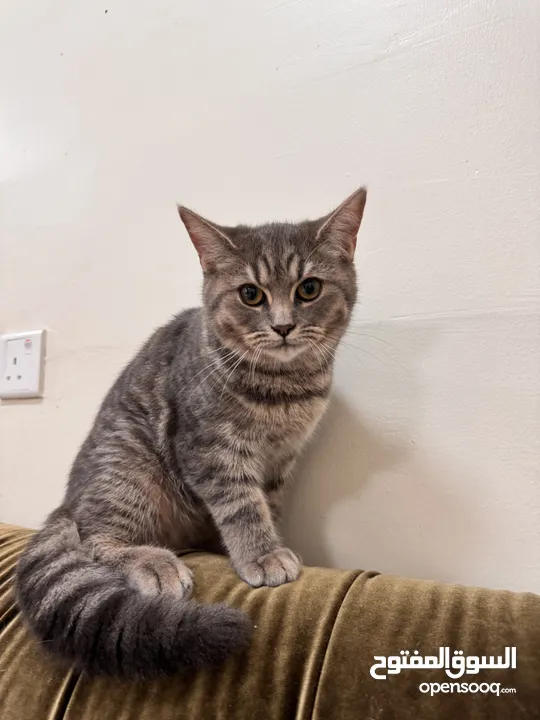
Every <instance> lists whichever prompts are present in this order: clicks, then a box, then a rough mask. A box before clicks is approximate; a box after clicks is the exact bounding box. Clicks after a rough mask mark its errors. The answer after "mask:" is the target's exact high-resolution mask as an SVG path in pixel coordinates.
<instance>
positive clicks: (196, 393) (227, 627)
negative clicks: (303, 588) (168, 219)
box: [17, 188, 366, 678]
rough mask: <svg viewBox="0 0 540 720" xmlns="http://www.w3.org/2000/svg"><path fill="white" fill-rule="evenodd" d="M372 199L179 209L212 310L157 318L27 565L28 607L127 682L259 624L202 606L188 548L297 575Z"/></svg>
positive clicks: (206, 658) (207, 658) (273, 573)
mask: <svg viewBox="0 0 540 720" xmlns="http://www.w3.org/2000/svg"><path fill="white" fill-rule="evenodd" d="M365 201H366V191H365V189H363V188H362V189H360V190H358V191H357V192H355V193H354V194H353V195H351V196H350V197H349V198H347V200H345V202H344V203H343V204H342V205H340V206H339V207H338V208H337V210H335V211H334V212H332V213H330V214H329V215H327V216H325V217H323V218H322V219H320V220H316V221H306V222H302V223H299V224H289V223H273V224H268V225H262V226H260V227H246V226H238V227H234V228H233V227H221V226H218V225H215V224H213V223H211V222H209V221H208V220H205V219H204V218H202V217H200V216H199V215H196V214H195V213H194V212H192V211H191V210H188V209H187V208H184V207H180V208H179V213H180V217H181V218H182V220H183V222H184V224H185V226H186V228H187V230H188V233H189V235H190V237H191V240H192V241H193V244H194V245H195V248H196V249H197V252H198V254H199V257H200V261H201V265H202V268H203V272H204V285H203V299H204V302H203V307H202V308H197V309H193V310H187V311H186V312H183V313H181V314H180V315H178V316H176V317H175V318H174V319H173V320H172V321H171V322H169V323H168V324H167V325H165V326H163V327H161V328H160V329H158V330H157V331H156V332H155V333H154V334H153V335H152V336H151V337H150V339H149V340H148V341H147V342H146V344H145V345H144V346H143V347H142V349H141V350H140V351H139V353H138V354H137V355H136V356H135V358H134V359H133V360H132V361H131V362H130V363H129V365H128V366H127V367H126V368H125V370H124V371H123V372H122V374H121V375H120V377H119V378H118V379H117V380H116V382H115V383H114V385H113V386H112V388H111V389H110V391H109V393H108V395H107V396H106V398H105V400H104V402H103V404H102V406H101V408H100V410H99V412H98V414H97V417H96V419H95V421H94V425H93V427H92V429H91V430H90V433H89V435H88V437H87V438H86V440H85V442H84V443H83V445H82V447H81V449H80V451H79V453H78V455H77V457H76V459H75V462H74V464H73V467H72V470H71V473H70V477H69V482H68V486H67V491H66V494H65V498H64V501H63V502H62V504H61V506H60V507H59V508H58V509H57V510H55V511H54V512H53V513H52V514H51V515H50V517H49V518H48V520H47V521H46V523H45V525H44V527H43V529H42V530H41V531H40V532H39V533H37V534H36V535H35V536H34V537H33V538H32V540H31V541H30V543H29V545H28V548H27V550H26V551H25V553H24V554H23V556H22V557H21V559H20V561H19V565H18V571H17V596H18V602H19V605H20V607H21V609H22V611H23V613H24V615H25V617H26V620H27V622H28V624H29V625H30V627H31V628H32V630H33V631H34V633H35V635H37V637H38V638H39V640H40V641H41V642H42V643H44V647H45V648H47V649H49V650H51V651H53V652H54V653H56V654H58V655H60V656H62V657H63V658H64V659H66V660H68V661H69V662H70V663H71V664H73V665H74V666H75V667H76V668H78V669H81V670H85V671H87V672H89V673H92V674H107V675H115V676H119V677H125V678H136V677H150V676H155V675H158V674H171V673H173V672H175V670H177V669H178V667H181V666H183V667H192V668H193V667H200V666H202V665H204V664H207V663H209V664H215V663H218V662H221V661H222V660H224V659H225V658H226V657H227V656H228V655H229V654H230V653H231V652H233V651H234V650H235V649H237V648H239V647H242V646H244V645H245V644H246V643H247V641H248V638H249V634H250V624H249V622H248V619H247V618H246V617H245V616H244V615H243V614H242V613H241V612H239V611H237V610H234V609H232V608H228V607H225V606H223V605H203V604H200V603H198V602H196V601H194V600H190V599H189V595H190V593H191V589H192V584H193V579H192V575H191V572H190V570H189V569H188V568H187V566H186V565H185V564H184V562H183V561H182V560H181V559H180V558H178V557H177V556H176V555H175V552H176V551H179V550H182V549H185V548H201V549H211V550H218V551H219V550H225V551H226V552H227V554H228V555H229V557H230V560H231V563H232V566H233V567H234V569H235V570H236V572H237V573H238V575H239V576H240V577H241V578H242V579H243V580H244V581H245V582H246V583H249V584H250V585H251V586H253V587H258V586H261V585H269V586H277V585H281V584H282V583H286V582H290V581H292V580H295V579H296V578H297V577H298V575H299V573H300V570H301V564H300V560H299V558H298V557H297V556H296V555H295V554H294V553H293V552H292V551H291V550H289V549H288V548H286V547H284V546H283V542H282V540H281V538H280V536H279V533H278V530H277V529H276V523H277V521H278V518H279V515H280V508H281V496H282V492H283V489H284V486H285V484H286V482H287V480H288V479H289V477H290V475H291V471H292V468H293V466H294V463H295V460H296V459H297V457H298V454H299V453H300V451H301V449H302V447H303V446H304V444H305V443H306V441H307V440H308V438H309V437H310V435H311V434H312V433H313V431H314V428H315V426H316V425H317V423H318V422H319V420H320V419H321V416H322V414H323V412H324V410H325V408H326V405H327V402H328V395H329V392H330V385H331V380H332V368H333V360H334V353H335V350H336V347H337V344H338V342H339V340H340V338H341V336H342V335H343V333H344V331H345V329H346V327H347V324H348V321H349V318H350V315H351V311H352V308H353V305H354V302H355V299H356V277H355V271H354V266H353V255H354V250H355V245H356V236H357V233H358V229H359V227H360V222H361V219H362V214H363V211H364V205H365Z"/></svg>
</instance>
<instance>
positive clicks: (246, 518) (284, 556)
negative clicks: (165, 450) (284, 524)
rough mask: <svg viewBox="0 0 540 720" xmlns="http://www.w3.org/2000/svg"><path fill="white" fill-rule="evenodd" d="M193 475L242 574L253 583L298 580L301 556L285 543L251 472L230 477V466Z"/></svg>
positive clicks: (199, 492) (237, 570)
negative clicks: (205, 473)
mask: <svg viewBox="0 0 540 720" xmlns="http://www.w3.org/2000/svg"><path fill="white" fill-rule="evenodd" d="M212 470H213V472H212V473H211V474H208V475H206V476H203V477H201V476H199V477H197V478H196V479H195V478H192V482H193V487H194V488H196V492H197V494H198V495H199V497H200V498H201V499H202V500H203V501H204V503H205V504H206V506H207V508H208V510H209V512H210V515H211V516H212V518H213V520H214V522H215V524H216V526H217V528H218V530H219V532H220V533H221V537H222V539H223V542H224V544H225V547H226V548H227V552H228V554H229V557H230V559H231V563H232V565H233V567H234V569H235V570H236V572H237V573H238V575H239V576H240V577H241V578H242V580H244V581H245V582H247V583H248V584H249V585H252V586H253V587H259V586H261V585H269V586H277V585H283V584H284V583H287V582H291V581H292V580H296V578H297V577H298V575H299V574H300V570H301V564H300V560H299V558H298V557H297V556H296V555H295V554H294V553H293V552H292V550H289V549H288V548H286V547H284V545H283V542H282V540H281V538H280V537H279V535H278V532H277V530H276V528H275V525H274V520H273V517H272V511H271V510H270V506H269V504H268V500H267V498H266V496H265V494H264V491H263V490H262V489H261V487H259V485H258V484H257V482H256V481H255V480H254V479H253V478H250V477H249V476H247V475H246V476H240V477H239V476H236V477H230V475H228V474H227V472H226V468H222V469H218V468H217V467H216V466H215V465H214V466H213V468H212Z"/></svg>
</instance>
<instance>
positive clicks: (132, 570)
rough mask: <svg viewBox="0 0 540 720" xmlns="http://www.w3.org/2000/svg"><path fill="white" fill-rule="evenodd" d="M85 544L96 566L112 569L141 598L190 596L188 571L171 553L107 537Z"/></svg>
mask: <svg viewBox="0 0 540 720" xmlns="http://www.w3.org/2000/svg"><path fill="white" fill-rule="evenodd" d="M85 544H86V545H87V546H89V547H90V548H91V551H92V554H93V557H94V558H95V559H96V560H97V561H98V562H102V563H105V564H107V565H111V566H112V567H114V568H115V569H116V570H118V571H119V572H121V573H122V574H123V575H124V576H125V578H126V580H127V581H128V582H129V583H130V584H132V585H134V586H135V587H137V588H138V589H139V590H140V591H141V592H142V593H144V594H156V593H160V592H162V593H172V594H174V595H176V596H178V597H179V598H180V597H188V596H189V595H190V594H191V591H192V589H193V576H192V573H191V570H190V569H189V568H188V567H187V565H186V564H185V563H184V562H183V561H182V560H181V559H180V558H178V557H176V555H175V554H174V553H173V552H172V551H171V550H167V549H166V548H161V547H154V546H152V545H129V544H127V543H122V542H120V541H118V540H117V539H115V538H113V537H111V536H107V535H98V536H94V537H90V538H88V539H87V540H86V543H85Z"/></svg>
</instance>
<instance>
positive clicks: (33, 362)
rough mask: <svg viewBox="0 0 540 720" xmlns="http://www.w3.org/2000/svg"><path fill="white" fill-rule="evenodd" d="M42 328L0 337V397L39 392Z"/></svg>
mask: <svg viewBox="0 0 540 720" xmlns="http://www.w3.org/2000/svg"><path fill="white" fill-rule="evenodd" d="M44 359H45V330H31V331H29V332H24V333H12V334H9V335H1V336H0V398H5V399H6V400H14V399H17V398H36V397H41V396H42V395H43V365H44Z"/></svg>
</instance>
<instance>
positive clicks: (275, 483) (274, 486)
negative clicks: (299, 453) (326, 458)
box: [264, 456, 296, 527]
mask: <svg viewBox="0 0 540 720" xmlns="http://www.w3.org/2000/svg"><path fill="white" fill-rule="evenodd" d="M295 463H296V456H288V457H286V458H285V459H283V460H282V461H280V462H279V463H278V465H277V467H276V468H275V469H274V471H273V472H272V473H271V474H270V475H269V477H268V478H267V479H266V481H265V483H264V491H265V493H266V497H267V499H268V505H269V507H270V512H271V513H272V519H273V521H274V525H275V526H276V527H279V526H280V524H281V518H282V515H283V501H284V497H285V488H286V486H287V485H288V483H289V481H290V479H291V477H292V471H293V468H294V465H295Z"/></svg>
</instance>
